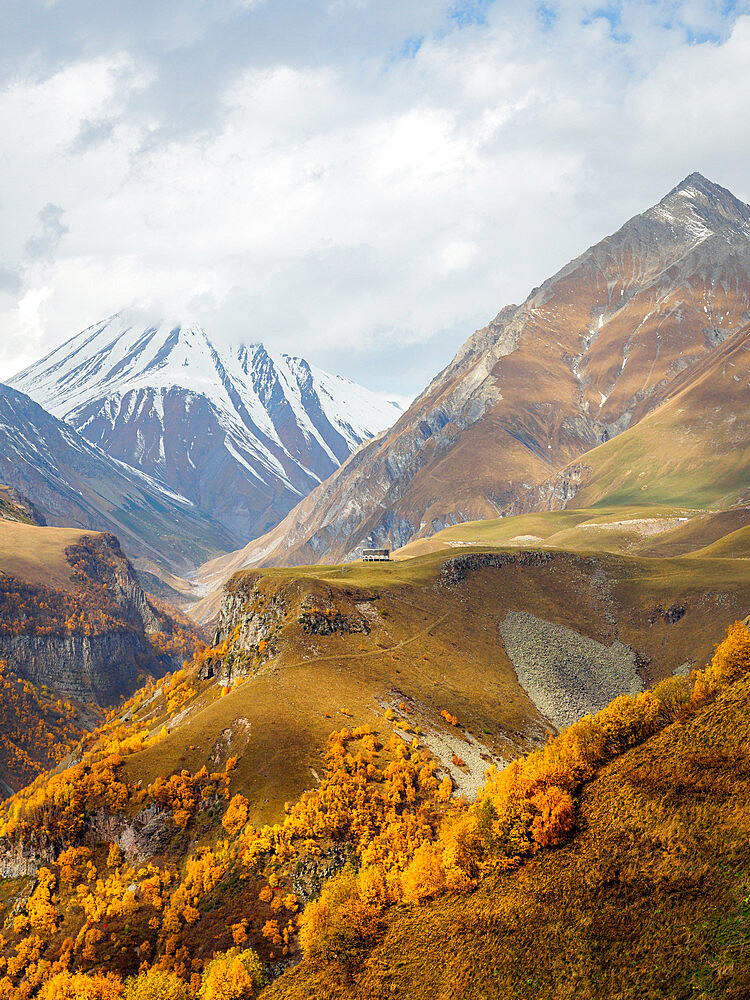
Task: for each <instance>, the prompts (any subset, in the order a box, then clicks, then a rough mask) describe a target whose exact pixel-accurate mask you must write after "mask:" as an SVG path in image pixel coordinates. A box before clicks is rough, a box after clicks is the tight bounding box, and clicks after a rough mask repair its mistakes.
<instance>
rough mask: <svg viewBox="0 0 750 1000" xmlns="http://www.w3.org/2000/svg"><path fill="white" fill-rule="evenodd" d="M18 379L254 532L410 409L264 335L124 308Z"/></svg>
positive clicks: (241, 533)
mask: <svg viewBox="0 0 750 1000" xmlns="http://www.w3.org/2000/svg"><path fill="white" fill-rule="evenodd" d="M11 384H12V385H13V386H14V387H15V388H16V389H19V390H20V391H22V392H25V393H28V395H29V396H31V397H32V398H33V399H35V400H36V401H37V402H38V403H40V404H41V405H42V406H43V407H45V408H46V409H47V410H48V411H50V412H51V413H53V414H54V415H55V416H57V417H58V418H60V419H61V420H64V421H66V422H67V423H69V424H71V425H72V426H73V427H75V428H76V429H77V430H78V431H79V432H80V433H81V434H83V435H84V436H85V437H86V438H87V440H89V441H90V442H91V443H92V444H95V445H98V446H99V447H101V448H103V449H104V450H106V451H108V452H109V454H111V455H112V456H113V457H115V458H117V459H119V460H121V461H124V462H127V463H128V464H130V465H133V466H135V467H136V468H138V469H141V470H143V471H144V472H147V473H148V474H149V475H152V476H156V477H158V478H159V479H160V480H161V481H162V482H164V483H165V484H166V485H168V486H169V487H171V488H172V489H174V490H176V491H178V492H179V493H181V494H182V495H184V496H186V497H188V498H189V499H190V500H192V501H193V502H194V503H196V504H197V505H198V506H199V507H201V509H204V510H206V511H207V512H208V513H209V514H210V515H211V516H212V517H215V518H216V519H217V520H218V521H220V522H221V523H223V524H224V525H225V526H226V527H227V528H228V529H229V530H230V531H232V532H233V533H235V534H236V537H237V539H238V540H239V541H243V542H244V541H246V540H247V539H248V538H249V537H253V536H254V534H255V533H257V532H258V531H265V530H267V528H268V527H271V526H272V525H273V524H274V523H275V522H276V521H277V520H279V519H280V518H281V517H283V516H284V514H286V512H287V511H288V510H289V509H290V508H291V506H293V504H294V503H296V502H297V501H298V500H299V499H300V498H301V497H303V496H305V495H307V493H309V491H310V490H311V489H312V488H313V487H314V486H315V485H317V484H318V483H319V482H321V481H322V480H323V479H325V478H326V477H327V476H328V475H330V474H331V472H333V471H334V470H335V469H336V468H338V466H339V465H340V464H341V463H342V462H344V461H345V460H346V459H347V458H348V457H349V455H350V454H351V453H352V452H353V451H354V450H356V448H358V447H359V446H360V444H362V443H363V442H364V441H367V440H369V439H370V438H372V437H373V436H374V435H376V434H378V433H380V432H381V431H383V430H385V429H386V428H387V427H389V426H390V425H391V424H392V423H393V422H394V421H395V420H396V419H397V418H398V417H399V416H400V413H401V410H400V408H399V407H398V406H396V405H395V404H393V403H391V402H387V401H386V400H384V399H382V398H381V397H379V396H377V395H376V394H375V393H373V392H370V391H369V390H367V389H364V388H363V387H362V386H358V385H356V384H355V383H353V382H351V381H349V380H348V379H345V378H342V377H340V376H336V375H331V374H329V373H328V372H324V371H322V370H321V369H319V368H316V367H315V366H314V365H311V364H309V363H308V362H307V361H305V360H304V359H303V358H298V357H291V356H289V355H287V354H280V353H273V352H271V351H269V350H267V349H266V348H265V347H264V346H263V344H260V343H248V344H244V343H243V344H237V345H234V346H233V347H229V348H221V347H219V346H218V345H217V344H216V343H215V342H214V341H212V339H211V338H210V337H209V336H208V334H207V333H206V331H205V330H204V329H203V328H202V327H201V326H199V325H198V324H195V323H177V322H168V321H161V322H158V323H153V322H144V321H143V318H142V317H139V316H137V315H135V314H131V313H127V312H125V313H119V314H116V315H114V316H111V317H110V318H109V319H107V320H104V321H102V322H100V323H97V324H95V325H94V326H91V327H89V328H88V329H86V330H83V331H82V332H81V333H79V334H77V335H76V336H75V337H72V338H71V339H70V340H68V341H67V342H66V343H64V344H62V345H61V346H60V347H58V348H57V349H56V350H54V351H52V352H51V353H50V354H49V355H47V357H45V358H43V359H42V360H41V361H39V362H37V363H36V364H34V365H32V366H31V367H30V368H27V369H26V370H25V371H23V372H21V373H20V374H19V375H17V376H16V377H15V378H14V379H13V380H12V382H11Z"/></svg>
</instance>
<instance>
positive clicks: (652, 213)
mask: <svg viewBox="0 0 750 1000" xmlns="http://www.w3.org/2000/svg"><path fill="white" fill-rule="evenodd" d="M749 320H750V207H749V206H747V205H745V204H743V203H741V202H739V201H738V200H737V199H736V198H735V197H734V196H733V195H732V194H731V193H730V192H729V191H726V190H725V189H723V188H721V187H719V186H718V185H716V184H713V183H711V182H710V181H707V180H706V179H705V178H703V177H701V176H700V175H699V174H691V175H690V176H689V177H687V178H686V179H685V180H684V181H683V182H682V183H681V184H679V185H678V186H677V187H676V188H675V189H674V190H673V191H671V192H670V193H669V194H668V195H667V196H666V197H665V198H663V199H662V201H661V202H659V204H657V205H655V206H654V207H653V208H650V209H649V210H648V211H646V212H644V213H643V214H642V215H639V216H636V217H635V218H633V219H631V220H630V221H629V222H627V223H626V224H625V225H624V226H623V227H622V228H621V229H620V230H618V232H616V233H615V234H614V235H612V236H609V237H607V238H606V239H604V240H602V241H601V242H600V243H598V244H597V245H596V246H594V247H591V248H590V249H589V250H587V251H586V252H585V253H583V254H582V255H581V256H580V257H578V258H576V259H575V260H574V261H572V262H571V263H570V264H568V265H567V266H566V267H564V268H563V269H562V270H561V271H560V272H558V274H556V275H555V276H554V277H552V278H550V279H549V280H548V281H546V282H545V283H544V284H543V285H542V286H541V287H540V288H537V289H534V290H533V291H532V293H531V295H530V296H529V297H528V299H527V300H526V302H524V303H523V305H521V306H508V307H506V308H505V309H503V310H502V311H501V312H500V313H499V314H498V315H497V317H496V318H495V319H494V320H493V321H492V322H491V323H490V324H489V326H487V327H486V328H485V329H483V330H480V331H478V332H477V333H476V334H474V336H473V337H471V338H470V339H469V341H467V343H466V344H465V345H464V347H463V348H462V349H461V350H460V351H459V353H458V354H457V355H456V357H455V358H454V360H453V361H452V362H451V364H450V365H449V366H448V367H447V368H446V369H445V370H444V371H443V372H441V373H440V374H439V375H438V376H437V377H436V378H435V379H434V380H433V382H432V383H431V384H430V385H429V386H428V388H427V389H426V390H425V392H424V393H423V394H422V395H421V396H420V397H419V398H418V399H417V400H416V401H415V402H414V403H413V404H412V406H411V407H410V409H409V410H408V411H407V413H406V414H404V415H403V416H402V417H401V418H400V419H399V421H398V422H397V423H396V424H395V426H394V427H393V428H392V430H391V431H390V432H389V433H388V434H386V435H385V436H384V437H383V438H381V439H379V440H377V441H375V442H372V443H371V444H369V445H367V446H366V447H365V448H363V449H360V451H359V452H357V454H356V455H354V456H353V457H352V458H351V459H349V461H348V462H347V463H345V465H344V466H343V467H342V468H341V469H340V470H339V471H338V472H336V473H334V474H333V476H331V478H330V479H329V480H327V481H326V482H325V483H323V484H322V485H321V486H320V487H318V488H317V489H316V490H314V491H313V493H312V494H311V495H310V496H309V497H308V498H307V499H306V500H304V501H302V503H301V504H300V505H299V506H298V507H297V508H296V509H295V510H294V511H293V512H292V513H291V514H290V515H289V516H288V517H287V518H286V519H285V520H284V521H283V522H282V523H281V524H280V525H279V526H278V527H277V528H276V529H274V530H273V531H271V532H269V533H268V534H267V535H266V536H264V537H262V538H259V539H258V540H257V541H255V542H251V543H250V545H249V546H248V547H247V548H246V549H245V550H244V551H242V550H241V551H240V552H238V553H235V554H234V555H232V556H229V557H225V558H223V559H221V560H219V561H217V562H216V563H214V564H212V565H209V566H207V567H206V568H205V579H206V581H207V583H210V582H211V581H212V580H213V581H215V580H220V579H221V577H222V575H223V576H224V577H226V576H227V575H228V574H229V572H231V571H233V570H236V569H238V568H241V567H242V566H253V565H281V564H289V563H291V564H295V563H296V564H303V563H312V562H318V561H322V560H340V559H344V558H347V557H350V556H351V555H352V554H353V553H354V552H355V551H356V549H357V547H358V546H359V545H361V544H373V543H375V544H384V545H388V544H389V545H391V546H392V547H398V546H401V545H403V544H405V543H406V542H408V541H409V540H410V539H413V538H415V537H421V536H426V535H429V534H431V533H433V532H435V531H437V530H439V529H440V528H443V527H445V526H446V525H450V524H455V523H458V522H460V521H464V520H469V519H481V518H487V517H495V516H497V515H498V514H499V513H501V514H502V513H505V512H507V511H509V510H518V509H519V508H522V507H523V504H524V498H525V496H526V494H527V491H528V490H529V488H530V487H533V486H535V485H536V484H538V483H540V482H542V481H544V480H546V479H548V478H549V477H550V475H551V474H553V473H554V472H555V471H557V470H558V469H560V468H561V467H563V466H565V465H566V464H567V463H569V462H571V461H572V460H574V459H575V458H577V457H578V456H580V455H581V454H583V453H585V452H587V451H589V450H590V449H592V448H593V447H595V446H597V445H599V444H601V443H602V442H603V441H607V440H609V439H610V438H613V437H615V436H616V435H618V434H620V433H622V432H623V431H624V430H626V429H627V428H629V427H632V426H634V425H636V424H637V423H638V421H640V420H641V419H643V417H645V416H646V415H647V414H648V413H650V412H652V411H653V410H654V409H656V408H657V407H658V406H659V405H660V404H661V403H662V402H663V401H664V400H665V399H666V398H667V397H668V395H669V392H670V389H671V387H672V386H673V385H674V384H675V380H676V379H678V378H679V377H680V376H681V375H682V374H683V373H687V372H688V371H689V370H690V369H692V368H693V367H694V366H697V365H699V364H700V363H701V361H702V359H703V358H704V357H706V356H707V355H708V354H710V352H712V351H714V350H715V349H716V348H717V347H718V346H719V345H721V344H722V343H723V342H724V341H725V340H727V339H728V338H730V337H731V336H732V335H734V334H737V333H738V332H739V331H740V330H742V329H743V328H744V327H745V326H746V324H747V323H748V321H749ZM696 370H697V369H696Z"/></svg>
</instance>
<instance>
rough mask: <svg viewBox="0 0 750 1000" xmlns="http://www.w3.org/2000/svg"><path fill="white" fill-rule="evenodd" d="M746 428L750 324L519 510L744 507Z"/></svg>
mask: <svg viewBox="0 0 750 1000" xmlns="http://www.w3.org/2000/svg"><path fill="white" fill-rule="evenodd" d="M748 421H750V324H745V325H744V326H743V327H742V328H741V329H740V330H738V331H737V332H736V333H735V334H733V335H732V336H731V337H730V338H729V339H728V340H726V341H725V342H724V343H723V344H722V345H721V346H720V347H717V348H716V349H715V350H713V351H711V352H710V353H709V354H707V355H706V357H704V358H703V359H702V360H701V361H700V362H698V363H697V364H695V365H693V366H691V368H690V369H688V370H687V371H686V372H684V373H683V375H681V376H680V377H678V378H677V379H675V381H674V383H673V385H672V386H671V387H670V389H669V391H668V393H667V398H666V401H665V402H664V403H663V404H662V405H661V406H660V407H659V408H658V409H657V410H655V411H654V412H653V413H650V414H649V415H648V416H646V417H645V418H644V419H643V420H642V421H640V423H638V424H636V425H635V427H632V428H629V429H628V430H627V431H625V432H624V433H623V434H621V435H620V436H619V437H617V438H614V439H613V440H611V441H607V442H606V443H605V444H602V445H599V447H597V448H594V449H592V450H591V451H589V452H587V453H586V454H585V455H583V456H581V458H580V459H577V460H576V461H575V462H571V463H569V464H568V465H566V466H565V467H564V468H562V469H561V470H559V471H558V472H556V473H555V474H554V475H553V476H551V477H550V478H549V479H548V480H545V481H544V482H543V483H540V484H539V485H538V486H536V487H534V488H533V489H532V490H530V491H529V493H528V494H527V495H526V496H525V497H524V498H523V499H521V500H519V501H518V503H517V504H516V505H515V509H518V510H521V509H523V510H559V509H564V508H571V507H590V506H593V505H594V504H596V505H602V504H608V505H613V506H617V505H626V504H673V505H675V504H677V505H683V506H685V507H689V508H694V509H695V508H712V509H717V508H722V507H727V508H728V507H732V506H734V505H737V504H745V505H746V504H748V502H750V434H749V433H748ZM512 509H513V508H511V510H512Z"/></svg>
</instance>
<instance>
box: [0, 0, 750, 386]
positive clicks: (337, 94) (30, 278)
mask: <svg viewBox="0 0 750 1000" xmlns="http://www.w3.org/2000/svg"><path fill="white" fill-rule="evenodd" d="M62 6H63V5H59V6H58V7H56V8H54V10H55V11H57V12H58V14H59V15H60V16H62V13H61V11H62ZM100 6H101V5H100ZM104 6H105V7H106V6H107V5H104ZM283 6H284V5H271V4H267V3H266V4H263V3H258V4H250V5H247V4H243V3H241V2H240V0H223V2H222V3H220V4H215V5H204V4H200V3H182V4H181V5H177V4H174V5H171V4H165V5H163V7H162V8H160V15H159V18H158V23H157V24H156V25H155V26H154V25H152V26H151V27H152V28H153V29H154V30H153V32H152V34H149V23H148V19H147V17H146V13H145V12H146V10H147V9H148V8H147V6H146V5H145V4H144V5H141V4H140V3H134V5H132V6H131V7H129V8H128V9H129V11H130V12H131V15H130V16H129V18H128V19H124V18H125V15H124V14H123V15H122V16H121V17H118V18H117V19H115V18H113V19H112V20H111V21H110V22H106V21H100V20H98V17H99V15H98V12H97V10H95V9H94V8H93V7H92V11H91V15H90V23H89V24H88V25H87V29H86V30H87V31H88V32H89V33H90V38H89V42H88V44H87V45H86V46H84V49H85V51H84V50H83V49H81V50H79V49H76V48H75V46H73V44H72V42H71V41H70V37H75V38H78V37H79V35H80V31H79V34H77V35H74V33H73V32H72V30H71V32H70V37H68V35H67V34H66V33H65V31H64V30H63V28H62V27H58V28H57V29H56V30H57V32H58V35H59V37H58V36H55V34H54V32H52V35H51V36H50V38H49V39H48V40H47V44H46V47H45V48H44V52H43V54H42V55H40V54H39V52H36V55H34V56H33V58H32V55H31V54H30V52H31V50H28V51H27V50H26V49H24V48H23V45H22V44H21V42H20V41H19V42H18V43H17V44H18V56H17V67H16V72H15V73H13V74H11V75H8V76H6V77H5V80H6V82H5V84H4V86H3V89H2V90H0V128H1V129H2V131H3V135H4V136H5V137H6V146H5V150H4V154H3V156H2V158H0V213H1V214H0V273H1V274H2V275H3V276H5V277H4V279H3V280H2V281H0V323H1V324H2V330H3V338H2V341H0V378H1V377H8V376H10V375H11V374H12V373H13V372H14V371H15V370H17V369H19V368H20V367H22V366H23V365H24V364H26V363H28V362H29V361H31V360H33V359H34V357H36V356H38V355H39V354H40V353H42V352H43V351H45V350H47V349H48V348H50V347H52V346H53V345H54V344H55V343H57V342H58V341H60V340H62V339H64V338H65V337H67V336H70V335H71V334H73V333H75V332H76V331H77V330H78V329H80V328H82V327H84V326H86V325H88V324H89V323H91V322H94V321H95V320H96V319H98V318H100V317H101V316H104V315H108V314H110V313H111V312H113V311H116V310H117V309H119V308H121V307H123V306H126V305H129V304H138V305H140V306H142V307H143V308H145V309H147V310H149V309H150V310H152V311H154V312H160V313H167V314H169V315H174V316H175V318H180V317H182V318H184V317H187V316H189V317H191V318H198V319H200V320H202V321H203V322H205V323H206V325H207V326H209V327H210V328H211V330H212V332H213V333H214V334H215V335H217V336H219V337H225V338H227V339H237V338H239V337H242V338H245V339H249V340H265V341H266V342H268V343H269V344H270V345H272V346H276V347H281V348H283V349H287V350H290V349H291V350H295V351H298V352H299V353H303V354H305V353H306V354H307V355H308V356H310V357H311V358H312V359H313V360H317V361H318V362H319V363H322V364H326V365H327V366H328V367H330V368H333V369H335V370H339V371H343V372H345V373H346V374H349V375H351V376H352V377H355V378H360V379H361V380H364V381H366V382H368V383H369V384H370V385H372V386H373V387H374V388H376V389H381V390H387V391H390V392H391V395H392V394H393V393H395V392H401V393H409V392H416V391H418V390H419V389H420V388H421V385H422V383H423V382H425V381H426V380H427V379H429V377H431V375H432V374H434V371H435V370H436V369H437V368H438V367H440V366H441V365H442V364H444V363H445V362H446V361H447V360H448V357H449V355H450V353H451V350H453V349H455V348H456V347H457V346H458V345H459V343H460V342H461V341H462V340H463V339H465V337H466V336H467V335H468V334H469V333H471V331H472V330H473V328H474V327H475V326H477V325H480V324H482V323H484V322H486V321H487V320H488V319H489V318H490V317H491V316H492V315H494V313H495V312H496V311H497V310H498V309H499V308H500V307H502V306H503V305H504V304H506V303H507V302H508V301H514V300H515V301H517V300H519V299H521V298H523V297H524V296H525V295H526V294H527V292H528V291H529V289H530V287H531V286H532V285H535V284H538V283H540V282H541V281H542V280H543V279H544V278H545V277H547V276H548V275H549V274H550V273H551V272H552V271H554V270H555V269H556V268H557V267H559V266H562V265H563V264H564V263H565V262H566V261H567V260H568V259H569V258H570V257H572V256H574V255H575V254H577V253H578V252H580V251H581V250H583V249H584V248H585V247H586V246H588V245H590V244H591V243H592V242H594V241H596V240H597V239H599V238H600V237H601V236H602V235H604V234H605V233H607V232H609V231H611V230H613V229H615V228H617V227H618V226H619V225H620V224H621V223H622V222H623V221H624V220H625V219H626V218H627V217H628V216H629V215H632V214H634V213H635V212H637V211H639V210H641V209H643V208H645V207H646V206H647V205H648V204H650V203H652V202H653V201H655V200H657V199H658V198H659V197H660V196H661V195H662V194H664V193H665V192H666V191H667V190H668V189H669V188H670V187H671V186H672V185H673V184H674V183H676V182H677V181H678V180H679V179H680V178H681V177H682V176H684V175H685V174H687V173H689V172H690V171H692V170H694V169H698V170H701V171H702V172H703V173H706V174H707V175H708V176H710V177H712V178H713V179H715V180H717V181H719V182H720V183H723V184H725V185H727V186H729V187H732V188H733V189H734V190H735V193H736V194H738V196H740V197H743V196H745V197H747V196H748V195H750V188H748V182H747V180H746V167H745V165H746V162H747V155H748V152H749V151H750V150H748V146H749V145H750V140H748V136H750V128H749V127H748V126H750V121H748V117H749V111H748V105H747V100H746V95H745V93H744V90H743V87H742V80H743V79H744V75H745V67H746V66H747V65H748V59H749V58H750V18H747V17H744V18H743V17H740V18H739V19H737V20H736V21H735V22H734V23H733V24H732V23H730V22H728V21H726V20H723V19H722V17H721V15H720V10H719V8H718V7H717V5H715V4H713V3H711V2H704V3H699V2H691V3H674V2H667V0H665V2H662V3H646V2H644V3H635V2H634V3H628V4H622V5H621V6H620V8H619V11H618V10H616V9H615V8H608V11H610V13H609V15H608V16H603V15H601V14H600V15H598V16H591V15H588V14H587V11H586V8H585V7H584V5H582V4H580V3H577V2H573V0H566V2H564V3H559V4H557V5H555V4H552V3H550V4H548V5H547V6H548V7H549V8H553V7H554V8H555V9H556V11H557V17H556V19H554V20H553V21H552V22H551V24H549V25H545V21H544V19H543V18H540V17H537V16H536V13H535V10H534V7H533V6H532V5H529V4H525V3H520V2H515V0H514V2H501V0H497V2H496V3H495V4H494V5H492V6H490V7H489V8H487V11H486V23H476V24H473V25H469V26H468V27H464V28H463V29H462V30H456V29H455V26H452V23H451V21H450V19H446V11H447V10H448V8H447V7H446V8H445V10H444V11H442V12H441V11H440V10H439V8H437V7H436V5H434V4H432V3H426V2H416V0H414V2H411V3H408V2H407V3H406V4H404V3H403V2H402V3H400V4H395V3H390V2H386V0H381V2H380V3H378V4H375V3H373V2H369V0H368V2H365V0H363V2H361V3H359V4H358V5H357V6H356V10H355V9H354V7H353V5H352V4H330V3H328V4H322V5H318V4H314V3H307V4H301V3H300V4H299V5H296V4H294V5H292V7H291V10H292V12H293V13H294V17H291V15H290V8H289V7H288V6H287V10H286V17H285V16H284V11H282V7H283ZM209 8H212V9H213V12H214V14H215V16H214V17H213V18H212V17H211V16H210V10H209ZM118 10H119V8H118ZM612 10H615V14H612V13H611V11H612ZM139 18H140V20H139ZM238 18H240V20H238ZM480 20H481V19H480ZM548 20H549V19H548ZM56 23H57V24H58V25H62V24H64V22H62V21H61V22H56ZM71 27H72V26H71ZM251 29H254V32H255V33H254V34H251ZM81 30H82V29H81ZM242 32H245V35H243V34H242ZM284 32H286V34H284ZM421 35H424V38H423V39H422V40H421V43H419V44H418V43H417V42H413V43H412V42H410V43H409V44H408V45H406V44H405V43H406V42H407V39H409V38H412V39H413V38H417V37H420V36H421ZM83 37H86V35H85V32H84V35H83ZM240 37H241V40H244V41H246V43H247V44H246V49H247V51H246V52H243V50H241V47H240V46H239V43H237V44H236V39H237V38H240ZM706 39H707V40H706ZM56 43H57V48H56ZM63 43H64V44H63ZM253 46H254V47H253ZM94 49H95V50H96V54H92V50H94ZM402 49H403V51H404V52H407V56H406V57H403V58H402V57H401V56H400V55H399V53H400V52H401V50H402ZM222 55H223V61H222ZM45 67H47V68H46V69H45ZM8 140H9V141H8ZM45 212H46V213H47V214H46V216H44V215H40V213H45ZM45 219H46V222H45ZM44 226H46V229H45V228H42V227H44ZM45 239H46V242H45ZM35 241H36V242H35ZM40 241H41V242H40ZM35 249H36V251H37V252H34V251H35ZM419 345H423V346H421V347H420V346H419Z"/></svg>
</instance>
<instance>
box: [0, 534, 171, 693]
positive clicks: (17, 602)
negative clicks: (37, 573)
mask: <svg viewBox="0 0 750 1000" xmlns="http://www.w3.org/2000/svg"><path fill="white" fill-rule="evenodd" d="M32 530H33V534H32V535H31V538H30V542H29V544H32V543H34V542H36V541H37V539H39V541H38V544H39V546H40V547H41V546H42V545H43V543H44V542H45V541H46V537H47V536H46V534H45V533H46V532H47V531H48V530H50V529H45V528H37V529H32ZM37 533H42V535H41V537H40V536H39V535H38V534H37ZM64 559H65V562H66V563H67V566H68V569H69V584H68V586H59V585H57V586H48V585H47V584H46V583H45V582H42V580H40V579H32V580H29V579H23V578H21V577H20V576H17V575H15V574H11V573H8V572H3V573H2V575H1V576H0V659H1V660H5V661H7V662H8V664H9V666H10V668H11V669H12V671H13V672H14V673H16V674H17V675H18V676H19V677H23V678H26V679H27V680H29V681H31V682H32V683H33V684H35V685H37V686H39V687H41V686H42V685H46V686H47V687H48V688H51V689H52V690H53V691H54V692H56V694H58V695H60V696H62V697H64V698H73V699H75V700H77V701H82V702H96V703H98V704H100V705H110V704H113V703H114V702H115V701H116V700H117V699H118V698H120V697H121V696H123V695H126V694H129V693H132V691H133V690H134V689H135V687H136V686H137V682H138V678H139V674H142V673H144V672H147V673H152V674H157V675H160V674H163V673H164V672H166V670H168V669H171V668H172V667H173V666H174V665H175V662H174V661H173V659H172V658H171V657H170V656H169V655H168V653H165V652H163V651H162V652H156V651H155V649H154V647H153V645H152V643H151V642H150V641H149V637H150V636H152V635H155V634H156V633H163V634H168V633H169V632H170V631H171V629H172V625H173V623H172V622H171V621H169V620H168V618H167V617H166V616H165V615H164V614H163V613H162V612H161V611H159V610H158V609H156V608H154V607H153V606H152V605H151V604H150V602H149V601H148V599H147V597H146V595H145V594H144V592H143V590H142V589H141V587H140V585H139V583H138V581H137V579H136V577H135V574H134V572H133V569H132V567H131V566H130V564H129V562H128V561H127V559H126V558H125V556H124V555H123V553H122V550H121V549H120V546H119V543H118V541H117V539H116V538H115V537H114V536H113V535H107V534H102V535H82V536H80V538H79V539H78V540H77V541H76V542H75V543H74V544H72V545H68V546H66V548H65V550H64Z"/></svg>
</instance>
